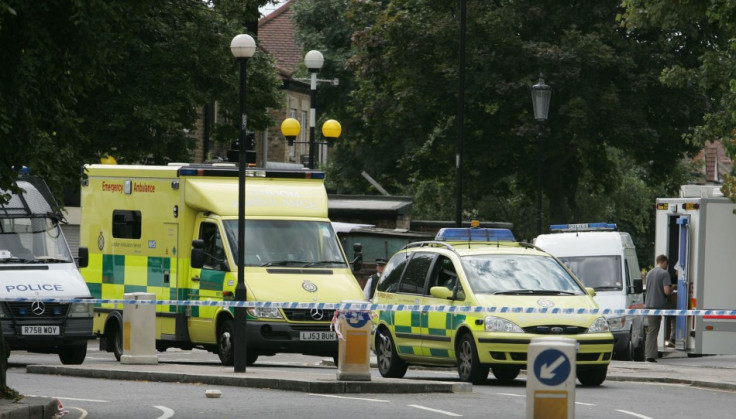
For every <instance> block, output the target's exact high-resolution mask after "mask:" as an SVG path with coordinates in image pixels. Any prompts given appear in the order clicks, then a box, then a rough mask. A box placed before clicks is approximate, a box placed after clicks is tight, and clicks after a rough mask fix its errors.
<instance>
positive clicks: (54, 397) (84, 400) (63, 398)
mask: <svg viewBox="0 0 736 419" xmlns="http://www.w3.org/2000/svg"><path fill="white" fill-rule="evenodd" d="M28 396H30V397H50V398H52V399H61V400H74V401H75V402H93V403H110V401H109V400H97V399H75V398H74V397H59V396H39V395H33V394H29V395H28Z"/></svg>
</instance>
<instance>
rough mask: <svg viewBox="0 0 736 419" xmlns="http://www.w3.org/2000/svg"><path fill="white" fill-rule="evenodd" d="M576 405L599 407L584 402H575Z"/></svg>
mask: <svg viewBox="0 0 736 419" xmlns="http://www.w3.org/2000/svg"><path fill="white" fill-rule="evenodd" d="M575 404H579V405H581V406H597V405H596V404H594V403H584V402H575Z"/></svg>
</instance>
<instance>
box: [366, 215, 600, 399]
mask: <svg viewBox="0 0 736 419" xmlns="http://www.w3.org/2000/svg"><path fill="white" fill-rule="evenodd" d="M593 294H595V291H593V289H592V288H589V289H586V288H585V286H584V285H583V284H582V283H581V282H580V281H579V280H578V279H577V278H576V277H575V276H574V275H573V274H572V273H571V272H570V271H569V270H568V269H567V268H566V267H565V266H564V265H563V264H562V263H561V262H560V261H559V260H557V259H555V258H554V257H553V256H552V255H550V254H548V253H545V252H544V251H542V250H541V249H539V248H536V247H534V246H533V245H531V244H526V243H519V242H516V241H515V240H514V237H513V234H512V233H511V231H510V230H507V229H492V228H470V229H468V228H445V229H441V230H440V231H439V233H438V234H437V237H436V238H435V240H433V241H424V242H416V243H411V244H408V245H406V246H405V247H404V248H403V249H402V250H401V251H399V252H397V253H396V254H395V255H394V256H393V257H392V258H391V260H390V261H389V262H388V264H387V265H386V268H385V270H384V272H383V275H382V276H381V279H380V281H379V282H378V287H377V289H376V294H375V296H374V298H373V302H374V303H376V304H380V305H384V304H385V305H389V306H394V307H407V306H417V307H418V308H419V310H418V311H409V310H383V311H378V312H377V313H376V317H377V320H376V321H374V324H375V325H376V328H375V338H374V339H373V340H372V346H373V348H374V350H375V352H376V357H377V361H378V371H379V372H380V373H381V375H382V376H384V377H391V378H400V377H403V376H404V374H405V373H406V370H407V367H408V366H409V365H430V366H445V367H450V366H456V367H457V371H458V375H459V376H460V379H461V380H462V381H468V382H472V383H481V382H484V381H485V380H486V378H487V376H488V373H489V371H491V372H493V375H494V376H495V377H496V379H498V380H500V381H510V380H513V379H515V378H516V377H517V375H518V374H519V372H520V371H521V370H522V369H525V368H527V365H526V363H527V349H528V347H529V344H530V343H531V340H532V339H533V338H535V337H564V338H570V339H574V340H575V341H576V346H577V356H576V358H577V359H576V372H577V378H578V380H580V382H581V383H582V384H583V385H585V386H597V385H599V384H601V383H602V382H603V381H604V380H605V379H606V374H607V371H608V364H609V363H610V362H611V354H612V352H613V335H612V334H611V332H610V331H609V329H608V322H607V321H606V319H605V318H604V317H603V316H601V315H599V314H595V313H594V312H593V309H597V308H598V306H597V305H596V303H595V301H594V300H593V298H592V297H591V295H593ZM433 306H434V307H436V308H437V307H439V308H443V309H442V310H440V309H437V310H433V309H431V308H432V307H433ZM463 309H466V311H463ZM476 309H482V310H476ZM491 309H493V311H489V310H491ZM565 310H572V311H573V313H574V314H563V313H562V312H564V311H565Z"/></svg>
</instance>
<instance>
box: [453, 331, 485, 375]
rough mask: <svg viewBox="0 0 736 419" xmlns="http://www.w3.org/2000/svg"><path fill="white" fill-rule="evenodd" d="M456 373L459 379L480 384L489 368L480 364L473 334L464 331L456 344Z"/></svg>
mask: <svg viewBox="0 0 736 419" xmlns="http://www.w3.org/2000/svg"><path fill="white" fill-rule="evenodd" d="M456 356H457V373H458V375H459V376H460V381H467V382H470V383H473V384H480V383H482V382H484V381H485V380H486V378H488V370H489V368H488V367H486V366H483V365H481V364H480V360H479V359H478V350H477V349H476V348H475V340H473V335H471V334H470V333H465V334H464V335H463V336H462V337H461V338H460V343H459V344H458V346H457V355H456Z"/></svg>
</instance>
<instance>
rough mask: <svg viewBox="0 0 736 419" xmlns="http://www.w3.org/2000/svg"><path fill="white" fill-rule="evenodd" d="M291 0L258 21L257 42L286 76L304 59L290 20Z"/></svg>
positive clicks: (291, 14)
mask: <svg viewBox="0 0 736 419" xmlns="http://www.w3.org/2000/svg"><path fill="white" fill-rule="evenodd" d="M292 1H293V0H292ZM292 1H288V2H286V3H284V4H283V5H282V6H281V7H279V8H278V9H276V10H274V11H273V12H271V13H270V14H269V15H268V16H265V17H263V18H262V19H261V20H259V21H258V43H259V44H260V46H261V48H262V49H263V50H264V51H266V52H267V53H269V54H271V56H273V58H274V60H275V61H276V66H277V67H278V68H279V70H281V71H282V73H283V72H285V73H287V74H286V75H287V76H290V75H291V74H293V73H294V71H295V70H296V68H297V67H298V66H299V64H300V63H301V62H302V61H303V60H304V57H303V54H302V49H301V47H300V46H299V45H298V44H297V42H296V38H295V36H294V32H295V31H294V24H293V23H292V21H291V19H292V16H293V15H294V12H293V11H292V10H291V8H290V5H291V3H292Z"/></svg>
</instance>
